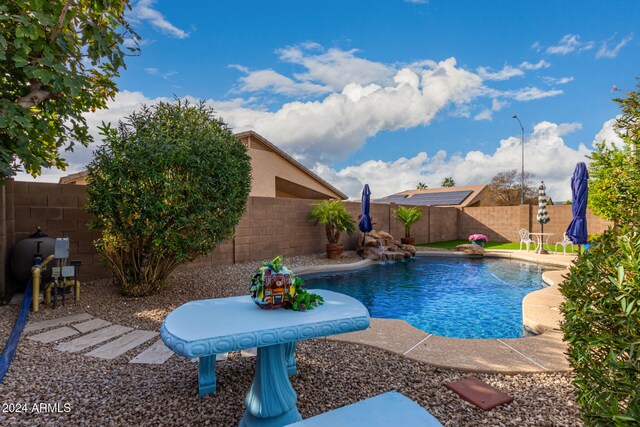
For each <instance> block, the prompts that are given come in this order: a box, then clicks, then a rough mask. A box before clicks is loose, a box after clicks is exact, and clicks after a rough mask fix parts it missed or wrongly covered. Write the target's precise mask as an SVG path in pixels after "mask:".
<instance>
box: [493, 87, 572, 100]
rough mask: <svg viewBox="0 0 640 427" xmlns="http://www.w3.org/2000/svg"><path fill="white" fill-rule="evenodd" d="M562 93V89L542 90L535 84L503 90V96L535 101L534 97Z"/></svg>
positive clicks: (545, 96) (538, 97)
mask: <svg viewBox="0 0 640 427" xmlns="http://www.w3.org/2000/svg"><path fill="white" fill-rule="evenodd" d="M562 93H563V92H562V90H560V89H553V90H542V89H539V88H537V87H535V86H531V87H525V88H522V89H517V90H510V91H504V92H501V94H502V96H505V97H507V98H511V99H515V100H516V101H533V100H534V99H542V98H548V97H550V96H558V95H562Z"/></svg>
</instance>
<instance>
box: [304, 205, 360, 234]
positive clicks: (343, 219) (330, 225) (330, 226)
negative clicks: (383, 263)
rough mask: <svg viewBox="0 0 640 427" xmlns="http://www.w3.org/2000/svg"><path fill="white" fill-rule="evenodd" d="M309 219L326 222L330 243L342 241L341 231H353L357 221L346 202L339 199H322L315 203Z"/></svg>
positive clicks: (321, 222)
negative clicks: (348, 209)
mask: <svg viewBox="0 0 640 427" xmlns="http://www.w3.org/2000/svg"><path fill="white" fill-rule="evenodd" d="M309 219H312V220H315V221H316V223H320V224H324V226H325V232H326V234H327V240H328V241H329V243H332V244H337V243H338V242H340V233H342V232H346V233H348V234H351V233H353V232H354V231H355V230H356V223H355V221H354V220H353V218H352V217H351V214H349V212H348V211H347V208H346V207H345V205H344V203H342V202H341V201H339V200H322V201H320V202H317V203H314V205H313V209H311V211H310V212H309Z"/></svg>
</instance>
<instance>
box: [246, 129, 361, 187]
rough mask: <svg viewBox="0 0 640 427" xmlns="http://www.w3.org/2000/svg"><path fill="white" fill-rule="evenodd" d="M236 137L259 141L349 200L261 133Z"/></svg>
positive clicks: (252, 132)
mask: <svg viewBox="0 0 640 427" xmlns="http://www.w3.org/2000/svg"><path fill="white" fill-rule="evenodd" d="M235 137H236V138H238V139H242V138H247V137H251V138H255V139H257V140H258V141H260V142H261V143H263V144H264V145H266V146H267V147H268V148H269V149H271V150H272V151H273V152H275V153H276V154H278V155H280V156H281V157H283V158H285V159H286V160H287V161H288V162H289V163H291V164H293V165H294V166H295V167H297V168H298V169H300V171H302V172H303V173H305V174H307V175H309V176H310V177H311V178H313V179H315V180H316V181H318V182H320V183H321V184H322V185H324V186H325V187H327V188H328V189H330V190H331V191H333V192H334V193H336V194H337V195H339V196H340V197H341V198H342V200H346V199H347V198H348V197H347V195H346V194H344V193H343V192H342V191H340V190H338V189H337V188H336V187H334V186H333V185H331V184H329V183H328V182H327V181H325V180H324V179H322V178H320V177H319V176H318V175H316V174H315V173H313V172H312V171H311V170H310V169H308V168H307V167H306V166H304V165H303V164H302V163H300V162H298V161H297V160H296V159H294V158H293V157H291V156H290V155H288V154H287V153H285V152H284V151H282V150H281V149H280V148H278V147H277V146H275V145H273V143H271V142H270V141H269V140H268V139H266V138H265V137H264V136H262V135H260V134H259V133H257V132H254V131H252V130H248V131H245V132H240V133H236V134H235Z"/></svg>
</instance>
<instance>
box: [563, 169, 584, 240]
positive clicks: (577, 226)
mask: <svg viewBox="0 0 640 427" xmlns="http://www.w3.org/2000/svg"><path fill="white" fill-rule="evenodd" d="M588 180H589V172H587V165H585V164H584V163H583V162H580V163H578V164H577V165H576V169H575V170H574V171H573V176H572V177H571V197H572V203H573V204H572V206H571V211H572V212H573V219H572V220H571V223H570V224H569V227H568V228H567V237H569V239H571V241H572V242H573V243H575V244H576V245H584V244H585V243H587V199H588V197H589V184H588V182H587V181H588Z"/></svg>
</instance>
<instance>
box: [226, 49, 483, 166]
mask: <svg viewBox="0 0 640 427" xmlns="http://www.w3.org/2000/svg"><path fill="white" fill-rule="evenodd" d="M481 85H482V81H481V79H480V77H478V76H477V75H475V74H473V73H471V72H469V71H466V70H464V69H461V68H458V67H457V66H456V60H455V59H454V58H449V59H447V60H444V61H441V62H440V63H438V64H437V66H436V67H435V68H433V69H428V70H422V72H421V73H419V74H418V73H416V72H414V71H411V70H410V69H408V68H405V69H402V70H400V71H398V72H397V73H396V74H395V76H394V77H393V83H392V84H389V85H387V86H380V85H377V84H369V85H361V84H358V83H351V84H348V85H346V86H345V88H344V89H343V90H342V92H339V93H338V92H335V93H331V94H330V95H328V96H327V97H326V98H324V99H323V100H321V101H320V100H318V101H309V102H299V101H298V102H289V103H286V104H284V105H282V107H280V108H279V109H278V110H276V111H273V112H270V111H256V110H254V109H251V108H247V107H241V108H235V109H222V108H218V110H219V111H220V115H221V116H222V117H223V119H224V120H225V121H227V122H228V123H230V124H231V125H232V126H233V128H234V129H235V130H238V131H241V130H247V129H253V130H255V131H256V132H258V133H260V134H262V135H264V136H265V137H266V138H267V139H269V140H271V141H274V142H275V143H276V144H278V145H279V146H281V147H282V148H284V149H285V150H286V151H288V152H290V153H291V154H293V155H296V156H298V158H300V159H302V160H304V161H305V162H307V163H311V164H313V163H314V162H315V161H316V160H321V161H335V160H338V159H344V158H346V157H347V156H348V155H349V154H351V153H352V152H354V151H355V150H357V149H358V148H359V147H361V146H362V145H363V144H364V142H365V140H366V139H367V138H368V137H371V136H373V135H376V134H377V133H378V132H381V131H383V130H397V129H408V128H412V127H416V126H419V125H426V124H428V123H430V122H431V120H432V119H433V118H434V117H435V115H436V114H437V113H438V112H439V111H441V110H442V109H443V108H444V107H446V106H447V105H450V104H452V103H453V104H464V103H466V102H469V101H470V100H471V99H473V98H474V97H476V96H478V95H479V93H480V87H481Z"/></svg>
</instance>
